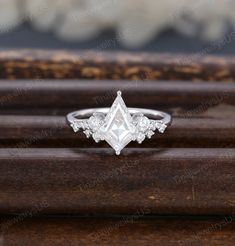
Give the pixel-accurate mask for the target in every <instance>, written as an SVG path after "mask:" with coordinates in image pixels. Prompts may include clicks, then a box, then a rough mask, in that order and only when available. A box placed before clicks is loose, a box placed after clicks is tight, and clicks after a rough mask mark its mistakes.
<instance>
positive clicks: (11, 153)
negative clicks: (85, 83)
mask: <svg viewBox="0 0 235 246" xmlns="http://www.w3.org/2000/svg"><path fill="white" fill-rule="evenodd" d="M234 162H235V151H234V149H226V148H223V149H213V148H209V149H206V148H203V149H200V148H196V149H191V148H185V149H184V148H179V149H176V148H170V149H154V148H152V149H151V148H148V149H144V148H142V149H126V150H124V152H123V154H122V155H121V156H115V155H114V153H113V151H112V150H111V149H63V148H61V149H52V148H50V149H35V148H34V149H30V148H28V149H13V148H10V149H0V187H1V189H0V213H20V212H24V211H27V210H31V209H33V208H34V207H35V206H37V205H38V204H40V203H42V202H46V203H47V204H48V206H46V207H45V208H43V209H42V210H41V211H39V214H50V213H52V214H53V213H54V214H61V213H62V214H132V213H135V211H137V210H138V209H141V208H148V210H149V213H151V214H180V215H187V214H230V213H233V212H234V209H235V200H234V197H235V192H234V191H235V166H234Z"/></svg>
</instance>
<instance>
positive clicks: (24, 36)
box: [0, 0, 235, 54]
mask: <svg viewBox="0 0 235 246" xmlns="http://www.w3.org/2000/svg"><path fill="white" fill-rule="evenodd" d="M234 40H235V0H222V1H221V0H197V1H193V0H0V48H1V49H6V48H25V47H27V48H29V47H31V48H50V49H58V48H65V49H98V50H132V51H139V50H141V51H142V50H144V51H156V52H185V53H186V52H187V53H199V54H234V53H235V43H234Z"/></svg>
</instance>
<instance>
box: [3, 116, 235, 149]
mask: <svg viewBox="0 0 235 246" xmlns="http://www.w3.org/2000/svg"><path fill="white" fill-rule="evenodd" d="M0 129H1V130H2V132H1V134H0V146H2V147H13V148H16V147H21V148H31V147H80V148H81V147H86V148H96V147H97V146H99V147H107V146H108V145H107V144H105V142H101V143H99V145H97V143H95V142H94V141H93V140H92V139H87V138H86V136H85V135H84V134H82V133H81V132H79V133H76V134H75V133H74V132H73V130H72V128H71V127H70V126H69V125H68V124H67V122H66V119H65V117H64V116H32V115H25V116H19V115H17V116H13V115H4V116H1V117H0ZM128 146H130V147H139V145H138V144H136V143H130V145H128ZM141 146H142V147H156V148H159V147H165V148H169V147H174V148H177V147H185V148H188V147H194V148H196V147H198V148H202V147H207V148H209V147H220V148H223V147H235V118H232V117H231V118H222V117H221V118H219V117H215V118H208V117H201V118H186V117H185V118H179V117H177V118H174V120H173V122H172V125H171V127H169V129H168V130H167V131H166V132H165V133H164V134H155V135H154V136H153V137H152V138H151V139H150V140H149V139H147V140H146V141H144V142H143V143H142V145H141Z"/></svg>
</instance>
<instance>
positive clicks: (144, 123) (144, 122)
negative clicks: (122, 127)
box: [138, 116, 150, 132]
mask: <svg viewBox="0 0 235 246" xmlns="http://www.w3.org/2000/svg"><path fill="white" fill-rule="evenodd" d="M149 126H150V120H149V119H148V118H147V117H146V116H142V117H139V119H138V128H139V130H140V131H141V132H145V131H146V130H147V129H148V128H149Z"/></svg>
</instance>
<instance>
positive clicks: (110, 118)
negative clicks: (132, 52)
mask: <svg viewBox="0 0 235 246" xmlns="http://www.w3.org/2000/svg"><path fill="white" fill-rule="evenodd" d="M105 121H106V126H105V129H104V135H103V136H104V140H105V141H106V142H107V143H108V144H109V145H111V147H112V148H113V149H114V150H115V151H116V154H120V152H121V150H122V149H123V148H124V147H125V146H126V145H127V144H129V143H130V142H131V141H132V140H133V133H134V132H135V127H134V125H133V124H132V117H131V115H130V113H129V111H128V109H127V107H126V105H125V103H124V101H123V99H122V97H121V93H118V96H117V98H116V99H115V101H114V103H113V105H112V106H111V108H110V111H109V112H108V114H107V116H106V118H105Z"/></svg>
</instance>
